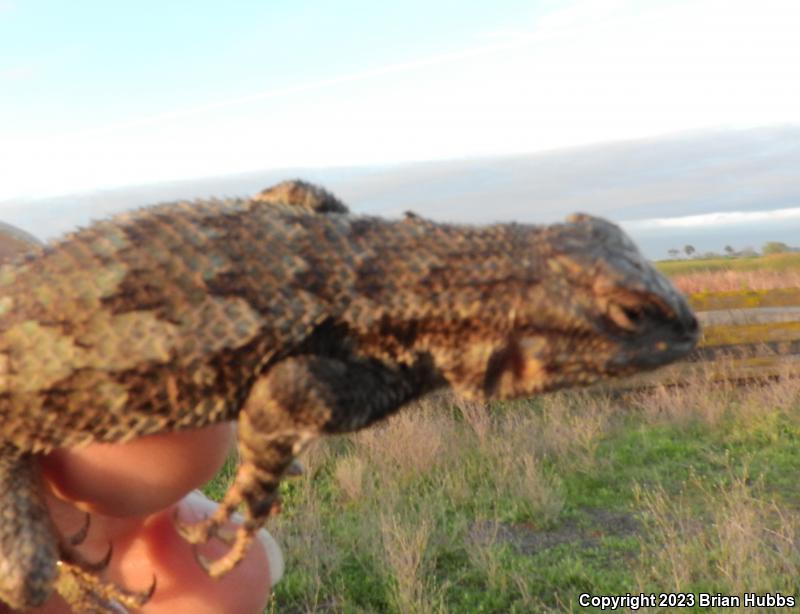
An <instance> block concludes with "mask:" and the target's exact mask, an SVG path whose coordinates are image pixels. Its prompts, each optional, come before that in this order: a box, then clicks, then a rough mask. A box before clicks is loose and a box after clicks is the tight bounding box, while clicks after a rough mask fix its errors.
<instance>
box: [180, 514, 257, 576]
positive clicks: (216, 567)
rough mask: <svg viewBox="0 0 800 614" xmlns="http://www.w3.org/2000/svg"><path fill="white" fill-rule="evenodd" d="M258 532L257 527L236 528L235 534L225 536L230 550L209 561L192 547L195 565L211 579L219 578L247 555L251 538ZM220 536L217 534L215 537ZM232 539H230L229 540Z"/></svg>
mask: <svg viewBox="0 0 800 614" xmlns="http://www.w3.org/2000/svg"><path fill="white" fill-rule="evenodd" d="M256 531H258V527H257V526H254V525H249V526H248V525H247V524H245V525H241V526H240V527H238V528H237V530H236V532H235V533H233V534H232V535H229V536H226V539H224V540H223V541H225V543H227V544H228V545H230V550H228V552H227V553H226V554H225V555H223V556H222V557H221V558H219V559H217V560H215V561H211V560H209V559H208V558H206V557H204V556H203V555H202V554H200V553H199V552H198V551H197V546H195V547H194V556H195V558H196V559H197V563H198V564H199V565H200V567H202V568H203V569H204V570H205V571H206V573H207V574H208V575H209V576H211V577H212V578H221V577H222V576H224V575H225V574H226V573H228V572H229V571H231V570H232V569H233V568H234V567H236V566H237V565H238V564H239V562H240V561H241V560H242V559H243V558H244V556H245V554H247V549H248V547H249V546H250V543H251V542H252V541H253V537H254V535H255V533H256ZM220 536H221V534H220V533H218V534H217V537H220ZM231 537H232V539H231Z"/></svg>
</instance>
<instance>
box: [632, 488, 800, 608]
mask: <svg viewBox="0 0 800 614" xmlns="http://www.w3.org/2000/svg"><path fill="white" fill-rule="evenodd" d="M690 488H693V489H697V490H700V491H702V492H701V496H700V497H699V500H700V501H701V502H702V503H703V508H702V509H701V510H697V509H696V501H697V500H698V498H697V497H694V498H693V500H694V501H695V503H694V504H690V503H689V501H688V499H687V498H686V497H684V496H679V497H676V496H675V495H672V494H668V493H666V492H665V491H664V490H663V489H656V490H655V491H649V492H648V491H644V490H642V491H640V503H641V506H642V509H643V512H644V515H645V516H646V517H647V518H648V520H649V523H650V525H651V531H650V532H649V533H647V534H645V535H644V536H643V537H642V539H643V550H644V552H646V553H651V555H652V556H651V557H650V558H649V560H647V561H646V562H645V564H644V566H643V567H644V571H643V572H642V574H641V575H640V578H639V581H640V584H641V586H640V588H641V590H643V591H644V592H647V589H646V588H645V587H652V586H658V587H660V588H659V590H662V591H672V592H687V591H689V592H690V591H692V590H693V587H696V586H705V587H706V588H707V589H711V590H712V591H719V592H722V593H726V594H738V595H741V594H743V593H744V592H749V591H756V592H767V591H771V592H775V591H778V590H781V591H782V592H783V594H786V593H787V592H788V593H790V594H791V593H793V592H794V587H795V583H796V581H797V578H798V577H800V551H798V548H797V544H798V541H799V540H800V513H799V512H797V511H796V510H792V509H790V508H787V507H785V506H781V505H779V504H778V503H776V502H775V501H773V500H770V499H769V497H765V496H764V494H763V493H760V492H758V491H759V486H758V484H756V485H755V486H753V485H751V484H750V480H749V479H748V477H747V476H746V475H744V476H738V477H737V476H733V477H732V479H731V480H730V482H729V483H728V484H713V485H709V484H705V483H703V482H701V481H696V482H695V483H693V484H692V485H690Z"/></svg>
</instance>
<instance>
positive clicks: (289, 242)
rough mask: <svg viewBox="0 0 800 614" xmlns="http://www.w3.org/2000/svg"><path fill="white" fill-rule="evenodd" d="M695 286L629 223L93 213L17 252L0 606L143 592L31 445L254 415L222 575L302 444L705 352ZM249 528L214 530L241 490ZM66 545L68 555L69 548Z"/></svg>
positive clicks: (196, 527) (214, 205) (332, 206)
mask: <svg viewBox="0 0 800 614" xmlns="http://www.w3.org/2000/svg"><path fill="white" fill-rule="evenodd" d="M697 335H698V331H697V323H696V320H695V318H694V316H693V315H692V313H691V311H690V309H689V308H688V306H687V303H686V302H685V300H684V299H683V298H682V297H681V295H680V294H679V293H678V292H677V291H676V290H675V289H674V288H673V287H672V285H671V284H670V283H669V282H668V281H667V280H666V279H665V278H664V277H662V276H661V275H660V274H659V273H657V272H656V271H655V270H654V269H653V268H652V266H651V265H650V264H648V263H647V262H646V261H645V259H644V258H643V257H642V256H641V255H640V253H639V252H638V251H637V249H636V247H635V246H634V245H633V243H632V242H631V241H630V239H628V237H627V236H626V235H625V234H624V233H623V232H622V231H621V230H620V229H619V228H618V227H617V226H615V225H613V224H611V223H609V222H606V221H604V220H601V219H598V218H595V217H591V216H588V215H574V216H571V217H570V218H569V219H568V220H567V222H566V223H563V224H555V225H551V226H531V225H523V224H497V225H491V226H484V227H473V226H459V225H449V224H439V223H434V222H431V221H428V220H425V219H423V218H420V217H418V216H416V215H414V216H410V217H407V218H406V219H404V220H397V221H388V220H384V219H380V218H375V217H367V216H357V215H351V214H349V213H348V210H347V208H346V207H345V206H344V205H343V204H342V203H341V202H340V201H338V200H337V199H335V198H334V197H333V196H331V195H330V194H329V193H327V192H325V191H324V190H322V189H321V188H317V187H315V186H312V185H310V184H305V183H302V182H288V183H284V184H281V185H279V186H276V187H275V188H272V189H271V190H268V191H265V192H262V193H261V194H259V195H258V196H256V197H253V198H251V199H229V200H224V201H220V200H206V201H194V202H178V203H172V204H165V205H158V206H154V207H149V208H144V209H141V210H138V211H134V212H132V213H127V214H123V215H119V216H117V217H114V218H112V219H109V220H105V221H99V222H95V223H94V224H92V225H91V226H89V227H88V228H84V229H81V230H79V231H77V232H75V233H73V234H70V235H68V236H66V237H65V238H63V239H61V240H60V241H58V242H56V243H53V244H50V245H48V246H45V247H37V248H35V249H33V251H31V252H30V253H28V254H26V255H25V256H23V257H22V258H20V259H18V260H17V261H16V262H14V263H12V264H7V265H4V266H3V267H1V268H0V419H1V420H2V422H0V424H2V426H1V427H0V504H1V508H0V509H2V515H0V600H3V601H5V602H6V603H8V604H9V605H11V606H12V607H15V608H24V607H31V606H36V605H39V604H41V603H43V602H44V601H45V600H46V599H47V598H48V596H49V595H50V594H51V593H52V592H53V591H54V590H56V591H59V592H61V593H62V594H63V595H64V596H65V597H67V599H68V600H69V601H70V603H71V605H72V607H73V608H74V609H75V610H76V611H79V612H81V611H103V612H104V611H111V609H110V606H108V605H107V602H108V601H109V600H112V599H115V600H117V601H119V602H121V603H123V604H125V605H127V606H128V607H137V606H138V605H140V604H141V603H142V602H143V601H144V600H145V599H146V598H147V595H146V594H131V593H128V592H126V591H124V590H123V589H121V588H118V587H116V586H113V585H110V584H108V583H105V582H104V581H102V580H100V579H99V578H98V577H97V575H96V573H95V571H96V570H93V569H91V566H89V565H88V564H86V563H85V562H81V561H80V560H79V559H76V558H75V557H74V556H73V555H72V553H70V552H69V551H68V550H69V547H68V546H67V545H65V541H63V540H62V539H61V538H60V537H59V536H58V535H56V532H55V530H54V528H53V527H52V524H51V522H50V520H49V518H48V516H47V512H46V508H45V507H44V503H43V501H42V497H41V494H40V485H39V483H38V480H39V478H38V474H37V471H36V455H37V454H42V453H46V452H48V451H51V450H53V449H55V448H64V447H72V446H80V445H82V444H86V443H88V442H121V441H126V440H129V439H131V438H134V437H138V436H142V435H147V434H152V433H160V432H166V431H176V430H181V429H192V428H198V427H202V426H204V425H208V424H212V423H216V422H221V421H229V420H237V421H238V425H239V451H240V455H241V459H242V463H241V466H240V468H239V471H238V474H237V477H236V479H235V482H234V484H233V486H232V487H231V488H230V490H229V491H228V493H227V494H226V496H225V498H224V500H223V502H222V504H221V506H220V507H219V509H218V510H217V512H216V513H215V514H214V515H212V516H211V517H209V518H208V519H206V520H205V521H203V522H200V523H197V524H193V525H184V524H179V529H180V531H181V534H182V535H183V536H184V537H185V538H186V539H187V540H188V541H190V542H191V543H194V544H199V543H203V542H205V541H207V540H209V539H211V538H212V537H217V538H223V539H226V540H228V542H229V544H230V549H229V551H228V553H227V554H226V555H225V556H223V557H222V558H221V559H219V560H216V561H213V562H208V561H201V563H202V564H203V565H204V566H205V567H206V569H207V571H208V572H209V573H210V574H211V575H212V576H221V575H223V574H225V573H226V572H227V571H229V570H230V569H232V568H233V567H234V566H235V565H236V564H237V562H238V561H239V560H240V559H241V558H242V556H243V553H244V552H245V550H246V548H247V546H248V544H249V543H250V541H251V539H252V536H253V534H254V532H255V531H256V530H257V529H258V528H260V527H261V526H262V525H263V524H264V522H265V520H266V519H267V517H268V516H269V515H270V513H271V512H273V511H274V510H275V509H276V507H277V495H276V491H277V488H278V484H279V481H280V479H281V476H282V474H283V473H284V471H285V470H286V468H287V467H288V466H289V465H290V463H291V461H292V459H293V457H294V456H295V455H296V454H297V453H298V452H299V451H300V450H301V449H302V447H303V446H304V445H305V444H306V443H307V442H308V441H310V440H311V439H313V438H315V437H317V436H318V435H321V434H327V433H341V432H348V431H353V430H357V429H360V428H363V427H365V426H367V425H369V424H371V423H373V422H374V421H376V420H378V419H380V418H383V417H385V416H388V415H389V414H391V413H393V412H395V411H397V410H398V409H399V408H401V407H402V406H403V405H405V404H407V403H408V402H410V401H412V400H413V399H416V398H418V397H420V396H421V395H424V394H426V393H428V392H430V391H432V390H435V389H437V388H441V387H445V386H449V387H452V388H454V389H455V390H456V392H458V393H461V394H464V395H468V396H472V397H478V398H487V399H488V398H498V399H506V398H513V397H524V396H530V395H534V394H537V393H540V392H544V391H547V390H553V389H556V388H562V387H566V386H574V385H585V384H590V383H592V382H594V381H596V380H598V379H601V378H605V377H611V376H622V375H626V374H630V373H634V372H636V371H640V370H646V369H652V368H655V367H658V366H659V365H663V364H665V363H667V362H670V361H672V360H675V359H677V358H680V357H682V356H684V355H685V354H687V353H688V352H689V351H690V350H691V349H692V348H693V347H694V345H695V342H696V339H697ZM240 505H241V506H243V512H244V518H245V520H244V523H243V524H242V525H241V526H240V528H239V529H238V530H237V532H236V534H235V535H234V536H229V535H222V534H220V533H219V532H218V528H219V527H220V524H221V523H222V522H223V521H224V520H225V519H227V517H228V516H229V515H230V514H231V513H232V512H233V510H235V509H236V508H238V507H239V506H240ZM59 561H61V562H60V563H59Z"/></svg>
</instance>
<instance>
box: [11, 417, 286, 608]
mask: <svg viewBox="0 0 800 614" xmlns="http://www.w3.org/2000/svg"><path fill="white" fill-rule="evenodd" d="M232 440H233V430H232V427H231V426H230V425H228V424H223V425H215V426H211V427H207V428H204V429H199V430H193V431H184V432H179V433H170V434H164V435H153V436H150V437H142V438H140V439H136V440H133V441H131V442H129V443H125V444H93V445H91V446H87V447H85V448H79V449H71V450H59V451H57V452H55V453H53V454H50V455H48V456H47V457H45V458H44V459H43V460H42V469H43V474H44V478H45V482H46V483H47V484H48V485H49V487H50V488H51V489H52V491H53V493H55V494H51V495H49V496H48V506H49V508H50V512H51V516H52V517H53V520H54V522H55V524H56V526H57V527H58V530H59V531H60V532H61V535H63V536H66V537H69V536H70V535H72V534H74V533H76V532H77V531H79V530H80V529H81V527H83V526H84V523H85V520H86V513H87V512H88V513H89V514H90V526H89V534H88V536H87V538H86V539H85V540H84V542H83V543H82V544H80V545H79V546H78V547H77V548H76V549H77V551H78V552H79V553H80V554H81V555H83V556H84V557H85V558H86V559H88V560H90V561H97V560H102V559H103V557H104V556H105V554H106V552H107V550H108V546H109V544H112V545H113V553H112V557H111V561H110V563H109V565H108V568H107V569H106V571H105V572H104V574H103V578H104V580H105V581H107V582H111V583H114V584H115V585H117V586H119V587H123V588H125V589H126V590H129V591H137V592H139V591H142V592H146V591H147V590H148V589H149V588H150V586H151V584H152V581H153V577H155V578H156V582H157V584H156V591H155V593H154V595H153V596H152V598H151V599H150V601H149V602H148V603H147V604H146V605H145V606H144V607H142V608H141V610H140V612H141V614H160V613H162V612H170V613H171V614H184V613H186V614H188V613H192V614H212V613H215V614H261V612H263V610H264V607H265V606H266V603H267V601H268V599H269V595H270V592H271V586H272V585H274V584H275V582H277V581H278V580H279V579H280V577H281V575H282V574H283V560H282V557H281V554H280V550H279V549H278V546H277V544H276V543H275V542H274V540H272V538H271V537H270V536H269V535H268V534H267V533H266V531H262V532H261V533H260V535H259V537H260V539H258V540H255V541H254V542H253V546H252V547H251V548H250V550H249V551H248V553H247V556H246V557H245V558H244V560H243V561H242V562H241V563H240V564H239V565H238V566H237V567H236V568H235V569H234V570H233V571H231V572H230V573H229V574H227V575H226V576H224V577H223V578H221V579H219V580H214V579H211V578H210V577H209V576H208V575H207V574H206V573H205V572H204V571H203V569H202V568H201V567H200V566H199V565H198V564H197V562H196V560H195V556H194V552H193V549H192V546H191V545H190V544H188V543H186V542H185V541H184V540H183V539H182V538H181V537H180V536H179V535H178V533H177V532H176V530H175V527H174V516H175V513H176V508H177V515H178V517H179V518H180V519H181V520H182V521H190V522H191V521H195V520H201V519H202V518H203V517H205V516H207V515H208V514H210V513H211V511H212V510H213V508H214V506H215V504H213V503H212V502H211V501H208V500H207V499H205V497H203V496H202V495H201V494H200V493H198V492H195V491H194V489H195V488H197V487H198V486H200V485H202V484H204V483H205V482H207V481H208V480H209V479H211V478H212V477H213V476H214V475H215V474H216V472H217V471H218V470H219V469H220V467H221V466H222V464H223V462H224V460H225V457H226V455H227V452H228V450H229V449H230V445H231V442H232ZM226 548H227V546H226V545H225V544H223V543H222V542H219V541H218V540H211V541H210V542H209V543H208V544H205V545H203V546H200V547H199V552H200V553H201V554H202V555H203V556H205V557H207V558H210V559H215V558H217V557H219V556H221V555H222V554H224V553H225V551H226ZM7 612H10V610H7V609H5V608H4V606H2V604H0V614H6V613H7ZM35 612H37V613H38V614H67V613H69V612H70V609H69V607H68V606H67V605H66V603H65V602H64V601H63V600H62V599H61V598H60V597H59V596H54V597H53V598H52V599H50V600H49V601H48V602H47V604H45V605H44V606H43V607H42V608H39V609H37V610H35Z"/></svg>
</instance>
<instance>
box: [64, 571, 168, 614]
mask: <svg viewBox="0 0 800 614" xmlns="http://www.w3.org/2000/svg"><path fill="white" fill-rule="evenodd" d="M58 570H59V575H58V579H57V580H56V583H55V589H56V591H57V592H58V594H59V595H61V597H62V598H63V599H64V601H66V602H67V604H68V605H69V606H70V608H72V610H74V611H76V612H97V613H98V614H120V612H126V611H127V610H128V609H133V610H136V609H138V608H141V607H142V606H143V605H144V604H146V603H147V602H148V601H149V600H150V598H151V597H152V596H153V593H155V590H156V579H155V577H153V582H152V583H151V584H150V587H149V588H148V589H147V590H144V591H130V590H127V589H124V588H122V587H119V586H117V585H116V584H111V583H108V582H104V581H102V580H101V579H100V578H99V577H97V575H96V574H95V573H94V572H92V571H89V570H86V569H84V568H83V567H82V566H81V565H78V564H76V563H72V562H66V561H60V562H59V563H58Z"/></svg>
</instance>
